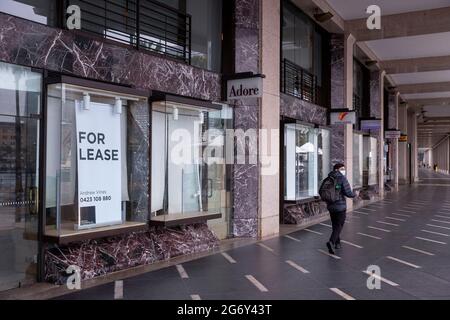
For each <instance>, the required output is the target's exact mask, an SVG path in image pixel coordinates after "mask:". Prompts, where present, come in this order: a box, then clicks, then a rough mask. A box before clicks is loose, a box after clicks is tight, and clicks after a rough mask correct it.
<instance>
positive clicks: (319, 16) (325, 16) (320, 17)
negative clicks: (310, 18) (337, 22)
mask: <svg viewBox="0 0 450 320" xmlns="http://www.w3.org/2000/svg"><path fill="white" fill-rule="evenodd" d="M333 16H334V15H333V14H332V13H331V12H323V13H315V14H314V19H316V20H317V21H318V22H326V21H328V20H331V18H333Z"/></svg>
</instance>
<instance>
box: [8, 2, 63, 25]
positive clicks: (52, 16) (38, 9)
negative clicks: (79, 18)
mask: <svg viewBox="0 0 450 320" xmlns="http://www.w3.org/2000/svg"><path fill="white" fill-rule="evenodd" d="M0 12H4V13H7V14H10V15H13V16H17V17H20V18H24V19H28V20H31V21H35V22H39V23H42V24H46V25H49V26H56V21H57V7H56V1H55V0H36V1H29V0H1V1H0Z"/></svg>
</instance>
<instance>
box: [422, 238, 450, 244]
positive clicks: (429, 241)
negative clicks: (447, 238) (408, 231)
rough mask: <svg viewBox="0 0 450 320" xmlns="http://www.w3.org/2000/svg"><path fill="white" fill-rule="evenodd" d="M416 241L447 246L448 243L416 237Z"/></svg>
mask: <svg viewBox="0 0 450 320" xmlns="http://www.w3.org/2000/svg"><path fill="white" fill-rule="evenodd" d="M416 239H419V240H423V241H428V242H434V243H439V244H447V243H445V242H442V241H436V240H431V239H427V238H422V237H416Z"/></svg>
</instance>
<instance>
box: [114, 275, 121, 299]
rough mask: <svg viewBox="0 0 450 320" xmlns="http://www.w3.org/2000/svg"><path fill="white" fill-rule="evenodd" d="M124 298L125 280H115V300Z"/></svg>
mask: <svg viewBox="0 0 450 320" xmlns="http://www.w3.org/2000/svg"><path fill="white" fill-rule="evenodd" d="M120 299H123V280H117V281H115V282H114V300H120Z"/></svg>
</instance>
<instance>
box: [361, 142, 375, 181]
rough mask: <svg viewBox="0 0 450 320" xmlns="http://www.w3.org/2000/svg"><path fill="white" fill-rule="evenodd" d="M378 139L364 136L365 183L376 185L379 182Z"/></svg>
mask: <svg viewBox="0 0 450 320" xmlns="http://www.w3.org/2000/svg"><path fill="white" fill-rule="evenodd" d="M377 144H378V142H377V139H376V138H374V137H364V176H365V177H366V181H365V183H364V184H365V185H369V186H371V185H376V184H377V183H378V180H377V178H378V152H377Z"/></svg>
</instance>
